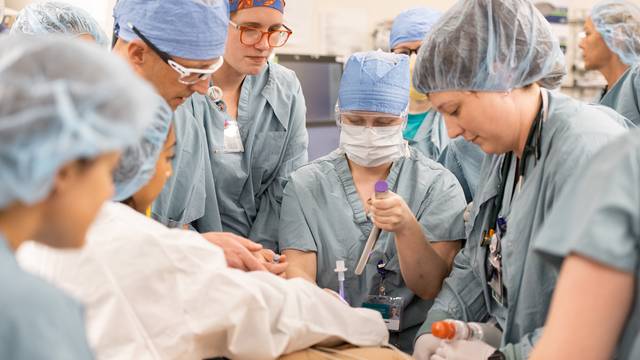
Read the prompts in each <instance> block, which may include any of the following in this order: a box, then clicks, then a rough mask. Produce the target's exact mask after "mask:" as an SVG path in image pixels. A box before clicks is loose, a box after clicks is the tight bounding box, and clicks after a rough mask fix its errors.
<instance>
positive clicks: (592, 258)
mask: <svg viewBox="0 0 640 360" xmlns="http://www.w3.org/2000/svg"><path fill="white" fill-rule="evenodd" d="M639 183H640V132H639V131H638V130H632V131H631V132H629V134H628V135H626V136H624V137H621V138H620V139H618V140H617V141H615V142H613V143H611V144H610V145H608V146H607V147H606V148H605V149H603V150H602V151H601V152H599V153H598V154H597V155H596V156H595V157H594V158H593V161H592V162H591V163H590V164H589V166H588V168H586V169H585V170H584V171H581V172H580V173H579V176H576V177H575V178H574V180H573V182H572V183H571V184H570V186H569V187H568V188H567V191H565V192H564V193H563V195H562V197H560V198H559V199H558V200H557V202H558V203H557V205H556V207H555V209H554V211H553V212H552V213H551V218H550V219H549V221H547V223H546V224H545V226H544V229H543V230H542V232H541V233H540V235H539V236H538V237H537V239H536V242H535V247H536V250H537V251H538V252H539V253H541V254H543V255H544V256H545V258H546V259H548V260H549V261H551V262H553V264H554V265H557V266H558V267H559V266H560V264H562V270H561V272H560V277H559V278H558V284H557V286H556V289H555V292H554V294H553V301H552V303H551V309H550V310H549V317H548V318H547V322H546V324H545V328H544V332H543V335H542V338H541V339H540V341H539V342H538V345H537V346H536V349H535V350H534V352H533V355H532V357H531V358H532V359H585V360H588V359H613V358H615V359H621V360H631V359H638V358H640V337H638V326H639V324H640V302H639V301H640V299H639V298H638V294H640V288H639V286H638V276H639V273H638V258H639V255H640V250H639V249H640V229H639V226H640V188H639V187H638V184H639ZM563 260H564V262H563Z"/></svg>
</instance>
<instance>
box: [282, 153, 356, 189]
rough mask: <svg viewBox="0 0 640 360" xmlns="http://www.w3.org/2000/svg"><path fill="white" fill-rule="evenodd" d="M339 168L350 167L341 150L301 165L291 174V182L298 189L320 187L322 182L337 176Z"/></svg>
mask: <svg viewBox="0 0 640 360" xmlns="http://www.w3.org/2000/svg"><path fill="white" fill-rule="evenodd" d="M337 168H346V169H348V165H347V160H346V157H345V156H344V154H343V153H342V152H341V151H340V150H334V151H333V152H331V153H329V154H328V155H325V156H323V157H320V158H318V159H316V160H313V161H311V162H309V163H307V164H305V165H302V166H300V167H299V168H298V169H296V170H295V171H294V172H292V173H291V175H290V176H289V183H292V184H293V186H295V187H296V188H298V189H300V188H303V189H307V190H310V189H311V188H314V187H320V186H321V184H322V183H324V182H327V181H331V180H333V179H336V178H337V172H338V171H339V170H338V169H337Z"/></svg>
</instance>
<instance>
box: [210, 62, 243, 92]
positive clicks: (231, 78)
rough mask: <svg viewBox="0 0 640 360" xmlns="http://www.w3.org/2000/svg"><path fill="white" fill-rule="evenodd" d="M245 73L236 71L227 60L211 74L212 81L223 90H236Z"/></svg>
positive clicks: (238, 88)
mask: <svg viewBox="0 0 640 360" xmlns="http://www.w3.org/2000/svg"><path fill="white" fill-rule="evenodd" d="M246 76H247V75H245V74H242V73H240V72H238V71H237V70H236V69H234V68H233V67H232V66H231V65H229V63H228V62H226V61H225V62H224V63H223V64H222V67H220V69H219V70H218V71H216V72H215V73H213V75H212V79H213V83H214V84H215V85H216V86H218V87H219V88H220V89H222V91H223V92H238V91H240V88H241V86H242V82H243V81H244V78H245V77H246Z"/></svg>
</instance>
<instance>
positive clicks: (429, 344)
mask: <svg viewBox="0 0 640 360" xmlns="http://www.w3.org/2000/svg"><path fill="white" fill-rule="evenodd" d="M441 342H442V340H441V339H439V338H437V337H435V336H433V335H431V334H424V335H420V337H419V338H418V340H416V346H415V347H414V349H413V357H414V358H416V359H417V360H430V359H431V356H432V355H433V354H435V353H436V350H438V347H439V346H440V343H441Z"/></svg>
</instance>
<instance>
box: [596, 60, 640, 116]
mask: <svg viewBox="0 0 640 360" xmlns="http://www.w3.org/2000/svg"><path fill="white" fill-rule="evenodd" d="M639 66H640V65H638V64H635V65H633V66H631V67H630V68H629V69H627V71H626V72H625V73H624V74H623V75H622V77H620V79H618V81H617V82H616V83H615V84H614V85H613V86H612V87H611V89H609V90H608V91H607V92H606V93H605V94H604V95H603V96H602V97H601V98H600V101H599V103H600V104H601V105H604V106H608V107H610V108H612V109H614V110H615V111H617V112H618V113H620V114H621V115H622V116H624V117H626V118H627V119H629V120H631V122H633V123H634V124H635V125H636V126H639V125H640V98H639V97H638V96H639V94H638V91H640V68H639Z"/></svg>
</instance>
